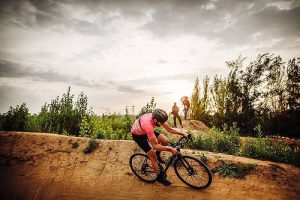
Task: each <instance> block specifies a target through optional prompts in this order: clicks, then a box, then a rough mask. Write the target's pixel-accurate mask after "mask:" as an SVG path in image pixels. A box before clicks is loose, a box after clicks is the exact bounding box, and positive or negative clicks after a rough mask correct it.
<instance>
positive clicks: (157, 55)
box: [0, 0, 300, 112]
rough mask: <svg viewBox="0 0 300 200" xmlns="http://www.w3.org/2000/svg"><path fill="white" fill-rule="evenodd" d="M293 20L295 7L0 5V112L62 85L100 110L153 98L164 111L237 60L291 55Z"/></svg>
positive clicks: (298, 11) (91, 2)
mask: <svg viewBox="0 0 300 200" xmlns="http://www.w3.org/2000/svg"><path fill="white" fill-rule="evenodd" d="M299 19H300V1H297V0H250V1H243V0H184V1H182V0H152V1H150V0H149V1H148V0H126V1H124V0H109V1H108V0H85V1H82V0H43V1H41V0H23V1H19V0H6V1H5V0H3V1H1V2H0V44H1V46H0V87H1V91H5V92H6V93H5V95H6V96H5V98H4V93H3V94H1V99H3V100H4V101H7V102H6V103H2V104H1V105H0V112H3V111H4V110H7V105H8V104H9V102H8V101H9V98H14V99H16V101H17V102H22V101H25V100H26V101H30V102H32V103H29V102H28V105H30V106H31V107H30V108H32V109H33V110H39V109H38V108H39V107H40V106H41V104H43V102H44V101H45V100H44V99H43V98H44V96H43V95H44V94H45V93H47V94H49V95H50V94H51V95H53V94H55V95H59V93H58V92H61V91H64V90H65V87H67V86H68V85H70V86H72V88H74V90H76V91H80V90H82V91H84V92H87V93H88V94H89V98H90V99H91V102H92V104H93V105H94V109H95V110H98V111H100V112H102V111H103V110H102V111H101V109H100V108H101V107H105V108H107V107H110V108H111V111H117V112H119V111H121V110H123V108H124V107H125V106H126V105H136V106H137V109H139V106H143V105H144V104H145V102H146V101H148V100H149V99H150V98H151V97H152V96H154V97H155V98H156V99H158V101H159V106H161V107H163V108H169V104H170V102H174V101H176V99H177V100H178V99H180V95H191V92H192V91H191V90H192V89H193V83H194V80H195V78H196V77H199V78H200V79H201V78H202V77H204V76H205V75H208V76H210V77H213V76H214V75H215V74H219V75H226V74H227V73H228V68H227V67H226V65H225V61H228V60H232V59H235V58H237V57H238V56H239V55H242V56H246V57H248V58H250V59H251V58H254V57H255V56H257V55H258V54H260V53H265V52H269V53H274V54H279V55H281V56H283V58H284V60H287V59H289V58H292V57H296V56H299V52H300V38H299V35H300V26H299V22H298V21H299ZM60 87H64V88H63V89H62V88H60ZM28 88H30V89H31V90H29V89H28ZM33 88H34V91H36V92H35V96H33V97H30V96H26V95H25V94H26V92H27V93H30V92H33ZM45 90H47V91H45ZM19 91H24V92H25V94H24V95H21V93H20V92H19ZM1 93H2V92H1ZM30 98H32V99H30ZM47 98H48V99H49V98H50V97H47ZM102 104H104V105H106V106H103V105H102ZM123 104H124V105H123ZM125 104H126V105H125ZM113 109H115V110H113Z"/></svg>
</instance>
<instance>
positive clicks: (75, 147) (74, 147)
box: [71, 141, 79, 149]
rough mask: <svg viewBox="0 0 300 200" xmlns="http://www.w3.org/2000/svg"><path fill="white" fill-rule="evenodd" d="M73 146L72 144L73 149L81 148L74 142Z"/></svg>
mask: <svg viewBox="0 0 300 200" xmlns="http://www.w3.org/2000/svg"><path fill="white" fill-rule="evenodd" d="M71 144H72V149H77V148H78V147H79V144H78V142H77V141H76V142H72V143H71Z"/></svg>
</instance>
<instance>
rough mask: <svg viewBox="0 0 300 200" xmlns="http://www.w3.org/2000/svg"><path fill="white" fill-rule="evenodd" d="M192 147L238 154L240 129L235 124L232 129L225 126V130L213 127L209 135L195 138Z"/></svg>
mask: <svg viewBox="0 0 300 200" xmlns="http://www.w3.org/2000/svg"><path fill="white" fill-rule="evenodd" d="M190 147H192V148H195V149H202V150H207V151H214V152H222V153H229V154H236V153H238V152H239V147H240V136H239V129H237V128H236V126H235V125H233V127H231V128H230V129H227V127H226V126H225V127H224V129H223V131H220V130H218V129H216V128H214V127H213V128H212V129H211V131H210V133H209V134H207V135H200V136H198V137H196V138H193V140H192V142H191V143H190Z"/></svg>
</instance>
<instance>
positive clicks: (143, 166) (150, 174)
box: [129, 153, 157, 183]
mask: <svg viewBox="0 0 300 200" xmlns="http://www.w3.org/2000/svg"><path fill="white" fill-rule="evenodd" d="M129 165H130V168H131V170H132V172H133V173H134V174H135V175H136V176H137V177H138V178H139V179H141V180H142V181H145V182H148V183H154V182H155V181H156V178H157V175H156V173H155V172H154V171H153V169H152V164H151V161H150V159H149V157H148V156H147V155H145V154H142V153H136V154H133V155H132V156H131V157H130V159H129Z"/></svg>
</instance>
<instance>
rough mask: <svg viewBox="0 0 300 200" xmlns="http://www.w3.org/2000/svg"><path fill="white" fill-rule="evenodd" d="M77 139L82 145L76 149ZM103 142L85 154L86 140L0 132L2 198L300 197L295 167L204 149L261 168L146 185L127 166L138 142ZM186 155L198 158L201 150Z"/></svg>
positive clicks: (299, 172)
mask: <svg viewBox="0 0 300 200" xmlns="http://www.w3.org/2000/svg"><path fill="white" fill-rule="evenodd" d="M75 142H78V144H79V146H78V148H72V143H75ZM99 143H100V144H99V146H98V147H97V149H96V150H95V151H94V152H92V153H90V154H84V153H83V149H84V148H85V147H86V146H87V144H88V139H87V138H77V137H67V136H60V135H55V134H46V133H16V132H0V181H1V186H0V199H1V200H4V199H9V200H13V199H112V200H114V199H134V200H138V199H143V200H145V199H153V200H154V199H155V200H157V199H172V200H174V199H182V200H188V199H272V200H274V199H300V187H299V185H300V178H299V177H300V169H299V168H297V167H295V166H291V165H286V164H280V163H272V162H266V161H259V160H253V159H247V158H242V157H236V156H229V155H225V154H214V153H210V152H205V153H206V156H207V158H208V160H209V167H210V168H212V167H213V166H214V165H216V163H218V162H219V161H218V160H220V159H222V160H225V161H226V162H229V161H231V162H241V163H255V164H257V167H256V168H255V169H254V170H253V171H251V172H250V174H249V175H247V176H246V177H245V178H244V179H235V178H222V177H221V176H220V175H219V174H215V175H214V176H213V183H212V185H211V186H210V187H209V188H208V189H206V190H201V191H198V190H195V189H191V188H189V187H187V186H186V185H184V184H183V183H181V182H180V181H179V179H178V178H177V177H176V175H174V172H173V171H169V172H168V178H169V179H170V180H171V181H172V185H171V186H169V187H165V186H163V185H161V184H158V183H154V184H148V183H144V182H142V181H140V180H139V179H138V178H137V177H135V176H134V175H133V174H132V172H131V170H130V167H129V164H128V160H129V157H130V155H132V154H133V153H134V152H136V151H137V149H138V148H137V146H136V145H135V143H134V142H132V141H112V140H111V141H109V140H99ZM73 147H74V146H73ZM183 154H191V155H193V156H196V157H199V152H198V151H192V150H185V151H183Z"/></svg>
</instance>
